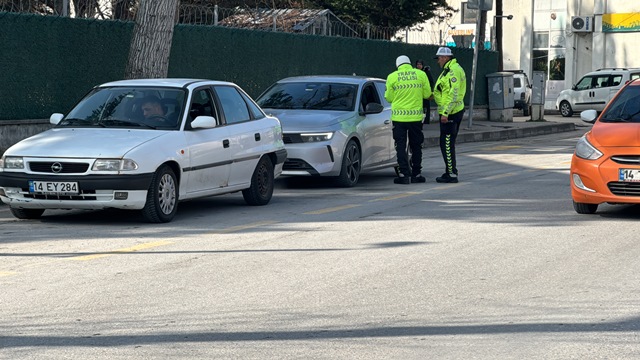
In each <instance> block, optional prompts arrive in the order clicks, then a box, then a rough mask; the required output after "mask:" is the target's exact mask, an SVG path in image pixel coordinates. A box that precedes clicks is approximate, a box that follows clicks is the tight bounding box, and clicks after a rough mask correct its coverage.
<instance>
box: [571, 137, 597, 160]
mask: <svg viewBox="0 0 640 360" xmlns="http://www.w3.org/2000/svg"><path fill="white" fill-rule="evenodd" d="M576 156H577V157H579V158H581V159H586V160H597V159H599V158H600V157H601V156H602V153H601V152H600V151H599V150H598V149H596V148H595V147H594V146H593V145H591V143H590V142H589V141H588V140H587V137H586V136H583V137H581V138H580V140H578V143H577V144H576Z"/></svg>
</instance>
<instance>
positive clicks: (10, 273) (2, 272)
mask: <svg viewBox="0 0 640 360" xmlns="http://www.w3.org/2000/svg"><path fill="white" fill-rule="evenodd" d="M15 274H17V272H14V271H0V277H2V276H11V275H15Z"/></svg>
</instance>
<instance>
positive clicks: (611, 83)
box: [556, 68, 640, 117]
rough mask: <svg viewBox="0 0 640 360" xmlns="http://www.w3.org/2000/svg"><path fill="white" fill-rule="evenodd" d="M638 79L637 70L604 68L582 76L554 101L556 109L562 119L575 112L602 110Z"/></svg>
mask: <svg viewBox="0 0 640 360" xmlns="http://www.w3.org/2000/svg"><path fill="white" fill-rule="evenodd" d="M638 78H640V69H638V68H629V69H626V68H604V69H598V70H596V71H592V72H590V73H587V74H586V75H584V76H583V77H582V78H581V79H580V81H578V83H577V84H575V85H574V86H572V87H571V89H566V90H562V91H561V92H560V94H559V95H558V98H557V99H556V109H558V110H560V114H561V115H562V116H564V117H569V116H573V113H574V112H576V111H582V110H589V109H593V110H596V111H598V112H601V111H602V110H604V107H605V106H606V105H607V103H608V102H609V101H610V100H611V98H613V96H614V95H615V94H616V93H617V92H618V90H620V88H621V87H622V86H623V85H624V84H626V83H628V82H629V81H631V80H635V79H638Z"/></svg>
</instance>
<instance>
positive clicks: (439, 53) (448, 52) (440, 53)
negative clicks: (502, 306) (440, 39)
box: [434, 46, 453, 59]
mask: <svg viewBox="0 0 640 360" xmlns="http://www.w3.org/2000/svg"><path fill="white" fill-rule="evenodd" d="M438 56H451V57H453V52H451V49H449V48H448V47H444V46H441V47H439V48H438V51H437V52H436V56H435V57H434V59H437V58H438Z"/></svg>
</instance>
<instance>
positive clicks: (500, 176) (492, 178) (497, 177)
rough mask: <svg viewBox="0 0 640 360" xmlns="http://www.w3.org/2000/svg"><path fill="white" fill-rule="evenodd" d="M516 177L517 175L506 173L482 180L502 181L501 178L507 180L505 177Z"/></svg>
mask: <svg viewBox="0 0 640 360" xmlns="http://www.w3.org/2000/svg"><path fill="white" fill-rule="evenodd" d="M513 175H516V173H512V172H510V173H504V174H498V175H493V176H489V177H486V178H482V179H483V180H495V179H500V178H505V177H509V176H513Z"/></svg>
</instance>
